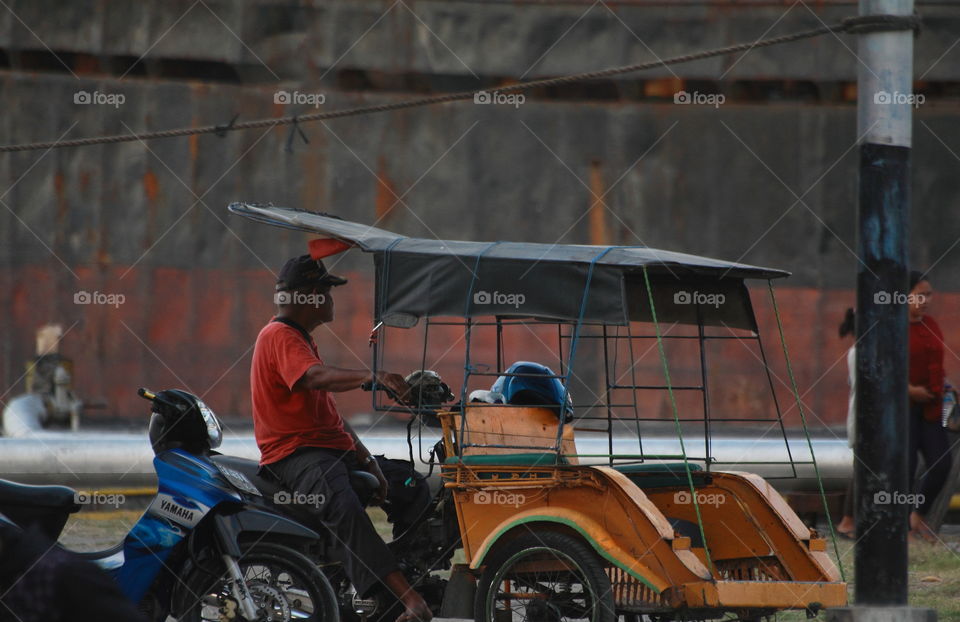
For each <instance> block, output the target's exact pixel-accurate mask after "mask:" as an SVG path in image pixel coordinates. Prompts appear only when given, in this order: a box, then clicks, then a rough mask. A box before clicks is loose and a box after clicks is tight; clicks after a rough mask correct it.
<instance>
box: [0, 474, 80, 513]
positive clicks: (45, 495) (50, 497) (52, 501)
mask: <svg viewBox="0 0 960 622" xmlns="http://www.w3.org/2000/svg"><path fill="white" fill-rule="evenodd" d="M11 506H17V507H34V508H48V509H51V510H61V511H65V512H76V511H77V510H79V509H80V504H79V503H77V500H76V492H75V491H74V490H73V489H71V488H67V487H66V486H31V485H29V484H18V483H17V482H11V481H9V480H5V479H0V508H9V507H11Z"/></svg>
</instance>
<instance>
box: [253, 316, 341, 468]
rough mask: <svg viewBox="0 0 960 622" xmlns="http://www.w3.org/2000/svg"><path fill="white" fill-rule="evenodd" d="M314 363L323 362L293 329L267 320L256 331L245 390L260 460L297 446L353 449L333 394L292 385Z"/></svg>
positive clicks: (263, 461)
mask: <svg viewBox="0 0 960 622" xmlns="http://www.w3.org/2000/svg"><path fill="white" fill-rule="evenodd" d="M314 365H323V361H322V360H321V359H320V355H319V353H318V352H317V345H316V344H315V343H314V342H313V339H310V342H309V343H307V339H306V337H305V335H304V334H303V333H301V332H300V331H299V330H297V329H296V328H294V327H292V326H288V325H286V324H283V323H281V322H270V323H269V324H267V325H266V326H264V327H263V329H262V330H261V331H260V334H259V335H257V343H256V345H255V346H254V348H253V362H252V363H251V364H250V395H251V397H252V399H253V433H254V436H255V437H256V439H257V446H258V447H260V464H270V463H273V462H276V461H277V460H280V459H281V458H284V457H286V456H288V455H290V454H291V453H293V451H294V450H295V449H298V448H299V447H327V448H330V449H341V450H351V449H353V448H354V446H353V437H352V436H350V435H349V434H348V433H347V432H346V430H344V428H343V419H342V418H341V417H340V413H339V412H337V404H336V403H335V402H334V401H333V395H331V394H330V393H329V392H328V391H315V390H312V389H294V388H293V385H295V384H296V383H297V381H298V380H300V378H301V377H302V376H303V374H304V373H306V371H307V370H308V369H310V368H311V367H313V366H314Z"/></svg>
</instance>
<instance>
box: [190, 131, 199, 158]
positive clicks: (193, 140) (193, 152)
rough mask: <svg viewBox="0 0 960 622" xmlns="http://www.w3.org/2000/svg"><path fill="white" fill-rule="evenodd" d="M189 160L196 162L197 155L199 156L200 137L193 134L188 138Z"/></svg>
mask: <svg viewBox="0 0 960 622" xmlns="http://www.w3.org/2000/svg"><path fill="white" fill-rule="evenodd" d="M189 145H190V160H191V161H193V162H196V161H197V155H199V154H200V136H199V135H197V134H193V135H191V136H190V142H189Z"/></svg>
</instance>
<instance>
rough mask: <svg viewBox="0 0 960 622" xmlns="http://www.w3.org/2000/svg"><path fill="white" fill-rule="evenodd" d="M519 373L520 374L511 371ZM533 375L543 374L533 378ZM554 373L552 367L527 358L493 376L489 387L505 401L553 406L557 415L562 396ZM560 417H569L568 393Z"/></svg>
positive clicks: (561, 388) (570, 417) (571, 403)
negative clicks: (491, 384) (563, 415)
mask: <svg viewBox="0 0 960 622" xmlns="http://www.w3.org/2000/svg"><path fill="white" fill-rule="evenodd" d="M511 374H523V375H511ZM536 376H544V377H543V378H537V377H536ZM551 376H556V374H555V373H553V370H552V369H550V368H549V367H547V366H546V365H541V364H540V363H531V362H529V361H517V362H516V363H514V364H513V365H511V366H510V367H509V368H507V371H506V372H505V373H504V375H503V376H500V377H499V378H497V380H496V382H494V383H493V386H492V387H490V390H491V391H494V392H496V393H500V394H502V395H503V399H504V401H505V402H506V403H507V404H527V405H537V406H548V407H553V410H554V412H556V413H557V416H558V417H559V416H560V404H561V402H563V400H564V393H566V391H565V390H564V387H563V383H562V382H560V379H559V378H553V377H551ZM563 410H564V412H565V419H564V421H570V420H571V419H572V418H573V399H571V397H570V394H569V393H568V394H567V396H566V406H565V408H564V409H563Z"/></svg>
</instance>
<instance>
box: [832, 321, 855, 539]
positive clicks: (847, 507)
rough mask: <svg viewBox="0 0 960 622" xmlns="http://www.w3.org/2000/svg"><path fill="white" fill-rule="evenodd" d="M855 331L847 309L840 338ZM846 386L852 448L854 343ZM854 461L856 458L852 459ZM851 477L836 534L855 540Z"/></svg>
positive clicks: (849, 355) (849, 435)
mask: <svg viewBox="0 0 960 622" xmlns="http://www.w3.org/2000/svg"><path fill="white" fill-rule="evenodd" d="M855 329H856V313H854V311H853V309H847V312H846V313H845V314H844V316H843V322H841V323H840V331H839V332H840V338H841V339H844V338H846V337H848V336H849V337H852V336H854V333H855ZM846 357H847V384H849V386H850V396H849V398H848V399H847V445H849V446H850V449H853V448H854V441H855V439H856V420H857V411H856V404H855V397H856V395H857V345H856V344H855V343H854V344H853V345H851V346H850V347H849V348H848V349H847V354H846ZM854 459H856V458H854ZM853 505H854V499H853V476H852V475H851V476H850V480H849V481H848V482H847V493H846V494H845V495H844V496H843V518H842V519H840V523H839V524H837V527H836V532H837V535H838V536H840V537H841V538H845V539H847V540H854V539H855V538H856V534H855V530H856V524H855V522H854V520H853Z"/></svg>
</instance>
